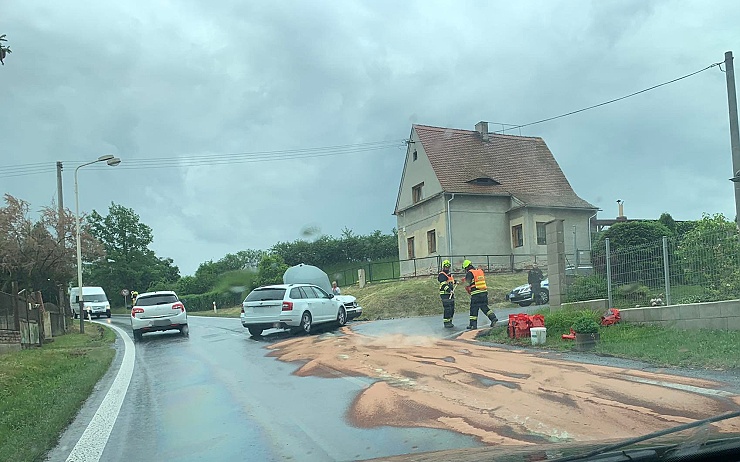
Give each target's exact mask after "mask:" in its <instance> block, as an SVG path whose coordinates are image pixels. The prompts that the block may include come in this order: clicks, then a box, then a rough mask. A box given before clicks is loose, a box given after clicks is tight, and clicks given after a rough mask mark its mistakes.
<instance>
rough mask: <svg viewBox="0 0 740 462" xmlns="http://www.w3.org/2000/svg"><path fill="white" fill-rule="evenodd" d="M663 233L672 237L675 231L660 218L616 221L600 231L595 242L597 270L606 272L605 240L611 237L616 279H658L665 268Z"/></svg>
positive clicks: (594, 262)
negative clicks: (656, 219)
mask: <svg viewBox="0 0 740 462" xmlns="http://www.w3.org/2000/svg"><path fill="white" fill-rule="evenodd" d="M663 236H667V237H672V236H673V232H672V231H671V230H670V229H668V228H667V227H666V226H665V225H664V224H662V223H659V222H657V221H627V222H624V223H616V224H614V225H613V226H611V227H609V229H607V230H606V231H604V232H602V233H599V235H598V236H597V238H596V241H595V242H594V245H593V250H592V261H593V265H594V270H595V271H596V272H598V273H599V274H602V275H603V274H606V244H605V241H606V239H607V238H609V248H610V252H611V255H610V260H611V266H612V269H613V272H612V281H613V282H619V283H627V282H635V281H645V282H647V281H659V280H660V278H661V274H662V272H663V258H662V240H663ZM614 269H616V272H614Z"/></svg>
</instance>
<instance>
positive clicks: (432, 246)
mask: <svg viewBox="0 0 740 462" xmlns="http://www.w3.org/2000/svg"><path fill="white" fill-rule="evenodd" d="M427 251H428V253H429V255H431V254H433V253H436V252H437V232H436V231H435V230H431V231H427Z"/></svg>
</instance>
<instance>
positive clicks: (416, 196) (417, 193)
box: [411, 183, 424, 204]
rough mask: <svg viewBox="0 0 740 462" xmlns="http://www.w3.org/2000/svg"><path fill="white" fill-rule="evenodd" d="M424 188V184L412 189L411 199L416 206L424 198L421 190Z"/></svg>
mask: <svg viewBox="0 0 740 462" xmlns="http://www.w3.org/2000/svg"><path fill="white" fill-rule="evenodd" d="M423 186H424V183H419V184H417V185H416V186H414V187H413V188H412V189H411V198H412V201H413V203H414V204H416V203H417V202H419V201H421V199H422V197H424V196H422V195H421V188H422V187H423Z"/></svg>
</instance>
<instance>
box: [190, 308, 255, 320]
mask: <svg viewBox="0 0 740 462" xmlns="http://www.w3.org/2000/svg"><path fill="white" fill-rule="evenodd" d="M241 312H242V307H241V306H232V307H231V308H218V311H217V312H216V313H214V312H213V310H210V311H191V312H188V316H205V317H210V318H238V317H239V315H240V314H241Z"/></svg>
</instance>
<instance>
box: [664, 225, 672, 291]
mask: <svg viewBox="0 0 740 462" xmlns="http://www.w3.org/2000/svg"><path fill="white" fill-rule="evenodd" d="M663 273H664V277H665V304H666V305H670V304H671V270H670V268H669V266H668V237H667V236H663Z"/></svg>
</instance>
